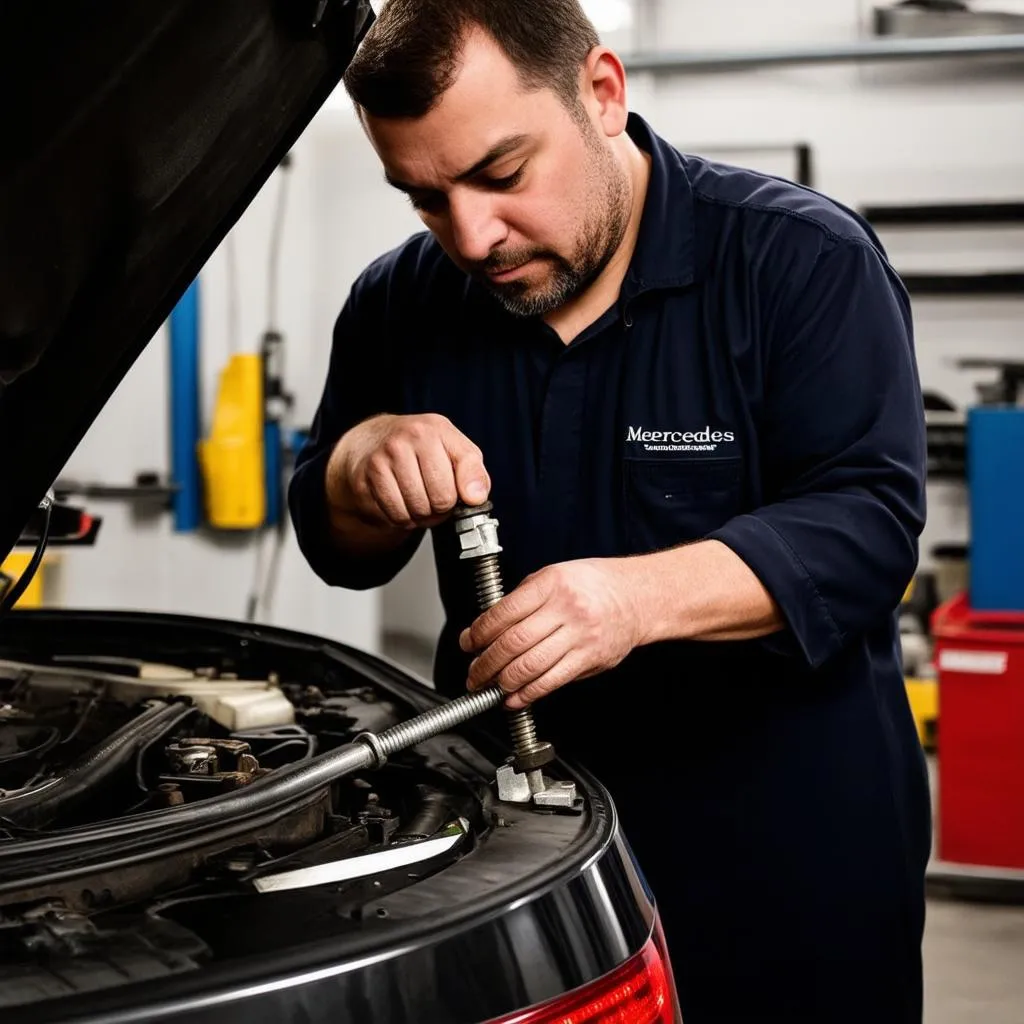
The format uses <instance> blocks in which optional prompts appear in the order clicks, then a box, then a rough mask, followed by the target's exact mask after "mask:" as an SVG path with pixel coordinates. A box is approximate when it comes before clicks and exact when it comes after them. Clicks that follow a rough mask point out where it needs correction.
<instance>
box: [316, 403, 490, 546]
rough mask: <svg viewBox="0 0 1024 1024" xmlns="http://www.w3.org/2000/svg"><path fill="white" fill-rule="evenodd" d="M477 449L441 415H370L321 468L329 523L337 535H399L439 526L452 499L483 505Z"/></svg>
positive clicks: (485, 484)
mask: <svg viewBox="0 0 1024 1024" xmlns="http://www.w3.org/2000/svg"><path fill="white" fill-rule="evenodd" d="M490 488H491V481H490V477H489V476H488V475H487V471H486V470H485V469H484V463H483V456H482V455H481V453H480V449H479V448H477V446H476V445H475V444H473V442H472V441H470V440H469V438H467V437H466V436H465V435H464V434H462V433H460V432H459V431H458V430H457V429H456V428H455V427H454V426H453V425H452V424H451V422H450V421H449V420H447V419H446V418H445V417H444V416H436V415H432V414H427V415H421V416H391V415H382V416H374V417H373V418H372V419H369V420H365V421H364V422H362V423H360V424H358V425H357V426H355V427H353V428H352V429H351V430H349V431H348V433H346V434H345V436H344V437H342V439H341V440H340V441H339V442H338V444H337V446H336V447H335V449H334V452H333V453H332V455H331V459H330V462H329V463H328V467H327V499H328V504H329V507H330V513H331V520H332V523H333V524H334V526H335V529H336V532H338V534H339V535H341V536H342V537H344V536H348V535H359V537H358V539H359V541H360V542H365V541H366V538H365V537H364V536H362V535H361V534H360V531H359V530H358V525H357V524H353V522H352V520H356V521H358V524H362V525H363V526H364V527H369V528H371V529H374V530H377V531H382V532H383V533H384V534H385V535H391V536H395V535H397V536H398V537H401V536H402V535H404V534H407V533H408V532H409V531H411V530H417V529H423V528H426V527H429V526H435V525H437V524H438V523H440V522H443V521H444V520H445V519H446V518H447V517H448V515H449V514H450V513H451V511H452V509H453V508H454V507H455V505H456V504H457V503H458V502H459V501H463V502H465V503H466V504H468V505H479V504H482V503H483V502H484V501H486V499H487V495H488V493H489V491H490Z"/></svg>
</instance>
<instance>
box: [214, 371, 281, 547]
mask: <svg viewBox="0 0 1024 1024" xmlns="http://www.w3.org/2000/svg"><path fill="white" fill-rule="evenodd" d="M263 459H264V455H263V362H262V360H261V358H260V356H258V355H250V354H241V355H235V356H232V357H231V360H230V361H229V362H228V364H227V366H226V367H225V368H224V370H223V371H222V373H221V376H220V389H219V391H218V393H217V405H216V407H215V409H214V415H213V427H212V429H211V431H210V436H209V437H208V438H207V439H206V440H205V441H200V443H199V463H200V466H201V467H202V471H203V483H204V489H205V492H206V517H207V520H208V521H209V523H210V525H211V526H214V527H217V528H219V529H224V530H253V529H256V528H258V527H260V526H262V525H263V521H264V519H265V518H266V514H267V496H266V480H265V476H264V462H263Z"/></svg>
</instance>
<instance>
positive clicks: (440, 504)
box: [416, 437, 459, 515]
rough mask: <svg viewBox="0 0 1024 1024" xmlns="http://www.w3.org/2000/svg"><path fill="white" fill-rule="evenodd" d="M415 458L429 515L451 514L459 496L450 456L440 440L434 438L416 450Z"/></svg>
mask: <svg viewBox="0 0 1024 1024" xmlns="http://www.w3.org/2000/svg"><path fill="white" fill-rule="evenodd" d="M416 458H417V460H418V462H419V466H420V476H421V477H422V478H423V486H424V487H425V489H426V492H427V500H428V501H429V502H430V511H431V513H432V514H433V515H442V514H443V513H445V512H451V510H452V509H453V508H454V507H455V503H456V502H457V501H458V500H459V494H458V490H457V489H456V486H455V469H454V466H453V465H452V460H451V456H450V455H449V454H448V452H447V450H446V449H445V447H444V445H443V444H442V443H441V439H440V438H439V437H434V438H432V439H431V440H430V441H428V442H427V443H426V444H425V445H424V446H423V447H422V448H421V449H419V450H417V452H416Z"/></svg>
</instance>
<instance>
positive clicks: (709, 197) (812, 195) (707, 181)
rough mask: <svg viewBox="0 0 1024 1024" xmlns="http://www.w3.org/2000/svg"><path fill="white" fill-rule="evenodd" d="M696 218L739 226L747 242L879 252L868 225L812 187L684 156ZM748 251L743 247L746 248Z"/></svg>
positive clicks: (875, 239) (717, 223) (715, 223)
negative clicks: (848, 246)
mask: <svg viewBox="0 0 1024 1024" xmlns="http://www.w3.org/2000/svg"><path fill="white" fill-rule="evenodd" d="M685 162H686V170H687V175H688V177H689V180H690V186H691V188H692V190H693V197H694V203H695V206H696V207H697V210H698V216H700V214H701V213H703V215H704V217H705V218H706V219H707V220H709V221H711V222H712V223H713V224H714V225H715V226H717V227H721V228H725V227H729V228H735V227H739V228H740V231H741V233H742V234H743V235H744V236H745V239H746V241H747V242H748V243H749V241H750V236H751V235H753V236H755V241H756V240H757V239H758V238H760V240H762V241H763V242H764V244H766V245H767V244H771V245H773V246H776V247H777V246H779V245H780V244H781V245H784V244H785V243H786V242H787V240H788V241H790V242H792V243H793V244H797V245H802V246H805V247H806V246H810V247H811V248H827V247H829V246H831V245H834V244H842V243H853V244H860V245H868V246H870V247H871V248H873V249H876V250H878V251H881V243H880V242H879V240H878V236H877V235H876V234H875V232H874V231H873V229H872V228H871V225H870V224H868V223H867V221H865V220H864V218H863V217H861V216H860V214H858V213H857V212H856V211H854V210H852V209H850V208H849V207H847V206H844V205H843V204H842V203H841V202H839V201H837V200H835V199H832V198H830V197H828V196H826V195H824V194H822V193H821V192H818V191H816V190H815V189H812V188H809V187H807V186H805V185H800V184H797V183H796V182H793V181H789V180H787V179H785V178H781V177H776V176H773V175H770V174H765V173H762V172H759V171H754V170H751V169H749V168H745V167H737V166H733V165H730V164H724V163H718V162H716V161H713V160H707V159H704V158H703V157H698V156H689V155H687V156H686V157H685ZM748 251H749V249H748Z"/></svg>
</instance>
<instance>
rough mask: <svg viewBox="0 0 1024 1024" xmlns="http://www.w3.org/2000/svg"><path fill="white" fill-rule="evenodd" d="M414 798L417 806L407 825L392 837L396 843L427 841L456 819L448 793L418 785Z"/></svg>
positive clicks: (452, 802) (450, 796)
mask: <svg viewBox="0 0 1024 1024" xmlns="http://www.w3.org/2000/svg"><path fill="white" fill-rule="evenodd" d="M416 798H417V801H418V803H419V806H418V807H417V809H416V812H415V813H414V814H413V816H412V817H411V818H410V819H409V823H408V824H407V825H405V826H404V827H403V828H399V829H398V831H397V832H396V833H395V834H394V836H393V837H392V838H393V839H394V840H396V841H402V840H409V841H412V840H417V839H429V838H430V837H431V836H432V835H434V834H435V833H436V832H439V831H440V830H441V829H442V828H444V826H445V825H447V824H448V822H449V821H451V820H452V818H454V817H457V812H456V810H455V809H454V807H453V804H454V801H453V800H452V795H451V794H450V793H445V792H444V791H443V790H440V789H435V788H434V787H433V786H425V785H423V784H422V783H420V784H419V785H417V786H416Z"/></svg>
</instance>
